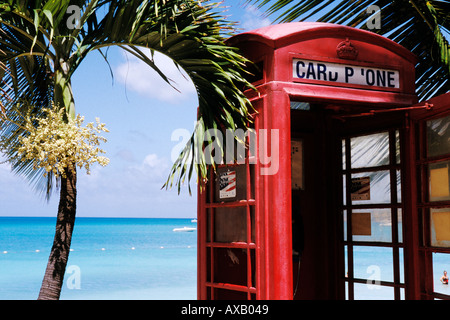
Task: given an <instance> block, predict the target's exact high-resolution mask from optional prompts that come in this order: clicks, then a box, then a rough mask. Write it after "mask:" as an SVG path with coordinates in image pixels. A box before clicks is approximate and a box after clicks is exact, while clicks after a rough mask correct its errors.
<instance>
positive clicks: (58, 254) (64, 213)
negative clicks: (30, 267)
mask: <svg viewBox="0 0 450 320" xmlns="http://www.w3.org/2000/svg"><path fill="white" fill-rule="evenodd" d="M76 183H77V173H76V167H75V165H73V166H72V167H71V168H69V170H67V177H66V178H64V177H61V194H60V199H59V206H58V216H57V221H56V231H55V238H54V240H53V247H52V250H51V252H50V257H49V259H48V264H47V269H46V271H45V275H44V280H43V281H42V286H41V290H40V292H39V297H38V300H59V297H60V294H61V289H62V285H63V280H64V273H65V271H66V265H67V261H68V259H69V252H70V244H71V241H72V233H73V228H74V225H75V213H76V197H77V189H76Z"/></svg>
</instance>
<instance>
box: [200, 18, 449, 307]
mask: <svg viewBox="0 0 450 320" xmlns="http://www.w3.org/2000/svg"><path fill="white" fill-rule="evenodd" d="M229 44H230V45H231V46H235V47H238V48H240V49H241V50H242V52H243V54H244V55H245V56H246V57H248V58H249V59H250V60H251V61H253V62H254V63H255V66H256V69H257V70H256V71H255V72H254V74H253V78H252V82H253V84H254V85H255V86H256V87H257V89H258V92H254V91H249V92H248V97H249V98H250V99H251V102H252V105H253V107H254V109H255V111H256V112H255V114H254V122H253V124H252V125H253V126H254V128H253V129H254V131H253V132H249V133H242V138H244V139H247V142H249V145H250V148H248V149H247V150H246V152H245V154H244V156H243V158H242V159H240V161H234V162H232V163H231V162H229V161H224V164H220V165H218V166H217V168H216V170H213V169H212V168H211V170H210V173H209V174H210V177H209V179H208V182H207V185H206V188H205V190H203V191H199V195H198V298H199V299H360V298H362V299H371V298H373V299H405V298H406V299H428V298H436V297H438V298H450V293H445V292H440V291H439V290H436V286H435V284H434V282H433V281H435V279H434V278H435V277H433V272H432V270H433V266H435V267H440V266H441V264H439V263H441V262H436V255H438V260H439V259H440V260H439V261H441V260H442V261H444V262H445V261H447V262H448V263H449V264H450V254H449V253H450V250H449V247H450V244H449V243H450V239H449V238H450V231H449V230H450V192H449V188H450V187H449V170H450V169H449V168H450V145H449V141H450V139H449V138H448V135H449V134H448V132H449V131H450V129H447V126H449V124H450V117H449V116H448V114H450V95H449V94H447V95H443V96H441V97H439V98H436V99H435V100H432V101H430V102H429V103H421V104H417V97H416V95H415V85H414V82H415V71H414V65H415V63H416V58H415V57H414V56H413V55H412V54H411V53H410V52H409V51H408V50H406V49H405V48H403V47H401V46H400V45H398V44H396V43H395V42H393V41H391V40H389V39H386V38H384V37H381V36H379V35H376V34H374V33H371V32H366V31H362V30H358V29H354V28H349V27H344V26H339V25H333V24H325V23H289V24H280V25H274V26H269V27H266V28H262V29H258V30H255V31H252V32H246V33H242V34H239V35H237V36H234V37H232V38H231V39H230V40H229ZM431 136H432V137H433V139H434V140H432V143H433V147H431V146H430V145H431V144H430V143H431V142H430V141H431V140H430V139H431V138H430V137H431ZM427 139H428V140H427ZM445 139H447V140H445ZM236 148H237V147H236ZM431 150H432V151H431ZM231 152H236V151H233V150H232V151H231ZM445 174H446V175H445ZM438 289H439V288H438Z"/></svg>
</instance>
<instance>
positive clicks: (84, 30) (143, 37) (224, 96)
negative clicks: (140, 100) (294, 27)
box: [0, 0, 251, 194]
mask: <svg viewBox="0 0 450 320" xmlns="http://www.w3.org/2000/svg"><path fill="white" fill-rule="evenodd" d="M69 5H77V6H78V7H79V8H81V9H82V12H81V13H82V15H81V25H80V27H79V28H75V29H74V28H70V26H69V25H68V24H67V23H65V21H66V20H65V19H67V18H68V14H67V8H68V7H69ZM214 10H215V5H213V4H205V3H204V2H203V1H198V0H152V1H148V0H127V1H125V0H103V1H100V0H90V1H88V0H85V1H82V0H77V1H68V0H61V1H55V0H47V1H46V0H40V1H24V0H15V1H14V0H11V1H9V2H8V3H5V4H2V5H0V24H1V30H3V31H4V33H5V34H6V35H7V36H6V37H1V38H0V50H3V51H4V52H3V54H0V62H3V63H5V65H7V67H8V68H9V69H10V70H11V76H9V77H8V76H6V78H4V80H5V81H6V83H7V84H8V85H9V86H10V88H12V89H11V90H9V89H8V90H9V91H8V94H9V95H12V97H13V98H12V101H14V102H12V101H11V102H5V104H4V105H5V109H7V110H9V111H11V110H13V106H14V105H17V103H19V104H23V105H24V106H25V101H27V102H28V104H29V105H31V106H33V108H35V112H39V110H41V109H42V108H44V107H46V106H48V105H49V102H51V100H52V99H56V98H57V97H56V96H58V97H59V96H60V95H61V91H64V90H65V89H64V88H66V89H67V88H68V90H69V91H70V77H71V76H72V74H73V73H74V72H75V71H76V70H77V68H78V66H79V65H80V64H81V63H82V62H83V60H84V58H85V57H86V56H87V54H89V53H90V52H92V51H95V50H101V49H102V48H105V47H109V46H113V45H117V46H120V47H122V48H124V49H125V50H128V51H129V52H131V53H132V54H134V55H135V56H136V57H138V58H139V59H141V60H142V61H144V62H145V63H146V64H147V65H148V66H149V67H151V68H153V69H155V70H156V71H157V72H158V74H159V75H160V76H161V77H162V78H163V79H164V80H165V81H167V82H168V83H171V80H170V79H169V78H167V77H166V76H165V75H164V73H162V72H161V70H160V69H159V68H158V66H157V65H156V64H155V63H154V61H153V59H151V58H149V57H148V56H146V55H145V54H143V52H142V51H141V50H140V49H139V47H145V48H148V49H150V50H151V51H159V52H161V53H163V54H165V55H167V56H169V57H170V58H172V60H173V61H174V63H175V64H176V65H177V67H179V68H182V69H184V70H185V71H186V73H187V74H188V76H189V77H190V78H191V79H192V81H193V83H194V85H195V87H196V89H197V93H198V96H199V117H200V120H201V122H202V123H203V124H204V127H205V128H218V127H224V128H230V129H236V128H238V127H242V128H246V126H247V124H248V122H249V120H250V119H249V116H248V115H249V108H250V107H251V105H250V103H249V101H248V100H247V98H246V97H245V95H244V94H243V93H242V90H243V89H244V88H247V87H251V85H250V83H248V82H247V81H246V80H245V77H244V76H243V74H244V73H245V71H244V70H245V69H244V68H245V64H246V63H247V62H248V61H247V60H246V59H245V58H244V57H242V56H241V55H240V54H239V53H238V52H237V50H236V49H234V48H230V47H229V46H227V45H225V43H224V41H225V36H224V33H225V32H228V31H230V30H231V24H230V23H228V22H227V21H225V20H223V19H222V17H221V16H219V15H218V14H216V13H215V12H214ZM104 57H105V59H106V56H104ZM61 61H63V63H64V66H62V65H60V64H61V63H62V62H61ZM63 69H68V70H66V71H64V73H65V74H64V77H65V79H66V80H65V81H66V83H65V84H64V83H60V82H59V80H56V81H58V85H55V79H53V72H55V75H56V73H57V72H60V71H61V70H63ZM58 75H59V73H58ZM55 78H57V77H56V76H55ZM2 90H6V89H4V87H3V86H2ZM70 94H72V93H71V92H69V95H70ZM72 102H73V99H72ZM8 103H9V104H8ZM64 103H65V102H64ZM66 108H67V106H66ZM22 111H23V110H22ZM16 120H18V119H16ZM3 130H4V131H3V132H2V133H3V136H4V137H5V139H7V141H8V143H9V144H10V146H11V147H12V149H11V150H13V149H14V147H15V146H16V145H15V144H14V141H16V140H14V139H17V138H18V137H19V136H20V135H23V134H24V133H23V132H21V131H20V130H18V128H16V127H14V125H10V126H8V127H7V128H6V129H3ZM197 132H198V131H197ZM196 139H197V138H196V137H195V133H194V136H193V137H192V139H191V141H190V143H188V145H187V146H186V148H185V149H184V151H183V153H182V154H181V155H180V159H187V156H186V155H187V153H188V150H191V151H193V150H194V148H195V147H196V145H195V143H194V142H193V141H195V140H196ZM207 139H211V138H210V137H208V138H207ZM206 142H208V141H206ZM11 152H12V153H10V154H9V156H11V157H13V156H14V153H13V151H11ZM201 159H203V158H202V157H201ZM188 167H189V168H188ZM194 168H195V169H197V173H198V174H199V175H200V176H202V177H204V176H205V175H206V163H205V161H203V160H201V161H200V163H195V164H194V162H191V163H187V162H181V164H180V163H179V162H177V163H175V164H174V166H173V168H172V171H171V173H170V176H169V178H168V180H167V182H166V184H165V186H166V187H170V186H172V185H173V177H174V175H175V174H178V178H177V180H176V181H175V183H176V184H178V186H180V185H181V184H182V182H183V181H184V180H185V178H186V177H187V178H188V179H190V178H191V176H192V174H193V170H194ZM14 170H15V172H17V173H24V174H26V175H27V176H28V177H29V178H31V179H35V180H38V181H42V179H40V178H38V177H39V176H42V175H41V173H40V172H39V171H36V170H34V171H33V168H30V166H29V165H27V162H26V161H25V162H23V163H22V162H20V163H16V166H15V167H14ZM169 181H171V182H170V183H169ZM41 185H42V184H41ZM45 185H46V187H47V194H49V190H48V187H49V186H51V184H50V183H49V181H46V183H45Z"/></svg>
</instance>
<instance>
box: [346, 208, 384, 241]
mask: <svg viewBox="0 0 450 320" xmlns="http://www.w3.org/2000/svg"><path fill="white" fill-rule="evenodd" d="M352 235H353V241H381V242H392V220H391V209H360V210H353V212H352Z"/></svg>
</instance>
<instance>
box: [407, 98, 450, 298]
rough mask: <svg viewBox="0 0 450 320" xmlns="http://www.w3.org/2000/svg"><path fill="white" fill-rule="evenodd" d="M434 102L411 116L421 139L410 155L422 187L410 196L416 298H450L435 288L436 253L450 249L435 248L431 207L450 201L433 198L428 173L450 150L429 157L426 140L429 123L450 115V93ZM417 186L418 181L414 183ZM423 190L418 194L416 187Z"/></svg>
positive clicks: (414, 176) (413, 133) (413, 138)
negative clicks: (433, 258) (432, 239)
mask: <svg viewBox="0 0 450 320" xmlns="http://www.w3.org/2000/svg"><path fill="white" fill-rule="evenodd" d="M427 103H429V104H433V106H434V108H433V110H431V111H424V110H417V111H414V112H412V113H411V116H410V122H409V126H410V129H411V130H410V139H411V141H417V143H416V144H411V147H410V149H409V157H410V159H413V161H412V163H411V165H410V168H409V170H410V172H411V180H412V183H417V185H418V186H419V188H412V189H413V190H411V194H410V197H411V199H412V205H411V221H412V225H413V234H412V235H411V241H412V243H413V244H414V249H415V250H414V252H413V253H412V254H411V256H410V258H409V259H410V261H411V262H410V264H412V266H413V268H414V269H415V270H417V271H416V274H415V275H414V276H413V277H414V278H413V281H412V283H413V284H414V295H413V296H412V297H411V298H414V299H425V300H430V299H446V300H450V295H444V294H441V293H437V292H435V291H434V288H433V263H432V254H433V253H445V254H449V262H450V248H443V247H433V246H432V245H431V240H430V239H431V235H430V223H429V222H430V216H429V215H430V213H429V211H430V209H431V208H450V201H429V200H428V190H429V179H428V173H427V165H428V164H430V163H435V162H439V161H447V160H450V150H449V153H448V154H446V155H445V154H444V155H442V156H438V157H429V156H428V155H427V151H426V150H427V139H426V122H427V121H428V120H432V119H439V118H442V117H445V116H448V115H450V93H447V94H444V95H441V96H439V97H436V98H433V99H430V100H429V101H427ZM414 185H416V184H414ZM417 189H418V190H419V193H416V190H417Z"/></svg>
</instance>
